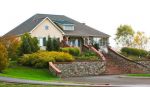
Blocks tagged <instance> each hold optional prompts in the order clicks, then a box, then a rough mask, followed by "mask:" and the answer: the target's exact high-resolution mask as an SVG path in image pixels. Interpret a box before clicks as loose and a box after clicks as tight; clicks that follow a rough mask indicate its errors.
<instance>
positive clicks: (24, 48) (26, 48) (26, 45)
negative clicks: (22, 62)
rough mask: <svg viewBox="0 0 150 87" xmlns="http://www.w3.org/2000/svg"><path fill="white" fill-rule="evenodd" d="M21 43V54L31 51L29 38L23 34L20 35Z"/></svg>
mask: <svg viewBox="0 0 150 87" xmlns="http://www.w3.org/2000/svg"><path fill="white" fill-rule="evenodd" d="M21 40H22V43H21V46H20V51H21V55H22V54H28V53H31V47H30V44H29V39H27V38H26V36H25V35H23V36H22V37H21Z"/></svg>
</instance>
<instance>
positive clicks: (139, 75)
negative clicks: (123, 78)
mask: <svg viewBox="0 0 150 87" xmlns="http://www.w3.org/2000/svg"><path fill="white" fill-rule="evenodd" d="M127 76H134V77H150V74H128V75H127Z"/></svg>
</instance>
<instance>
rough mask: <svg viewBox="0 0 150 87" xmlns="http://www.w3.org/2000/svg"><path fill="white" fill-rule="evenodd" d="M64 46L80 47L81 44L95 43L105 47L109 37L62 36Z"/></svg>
mask: <svg viewBox="0 0 150 87" xmlns="http://www.w3.org/2000/svg"><path fill="white" fill-rule="evenodd" d="M63 44H64V46H69V47H78V48H80V49H82V47H83V45H92V46H93V45H94V44H97V45H98V46H99V48H103V47H107V46H108V45H109V38H106V37H93V36H64V37H63Z"/></svg>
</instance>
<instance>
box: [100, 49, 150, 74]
mask: <svg viewBox="0 0 150 87" xmlns="http://www.w3.org/2000/svg"><path fill="white" fill-rule="evenodd" d="M108 51H109V52H108V54H103V55H104V56H105V58H106V72H105V74H129V73H130V74H131V73H147V72H149V69H148V68H147V67H146V66H144V65H142V64H139V63H137V62H135V61H132V60H129V59H128V58H126V57H124V56H122V55H121V54H119V53H117V52H115V51H114V50H113V49H111V48H108Z"/></svg>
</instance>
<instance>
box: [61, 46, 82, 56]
mask: <svg viewBox="0 0 150 87" xmlns="http://www.w3.org/2000/svg"><path fill="white" fill-rule="evenodd" d="M60 51H62V52H67V53H69V54H71V55H73V56H78V55H80V50H79V48H77V47H64V48H61V49H60Z"/></svg>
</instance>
